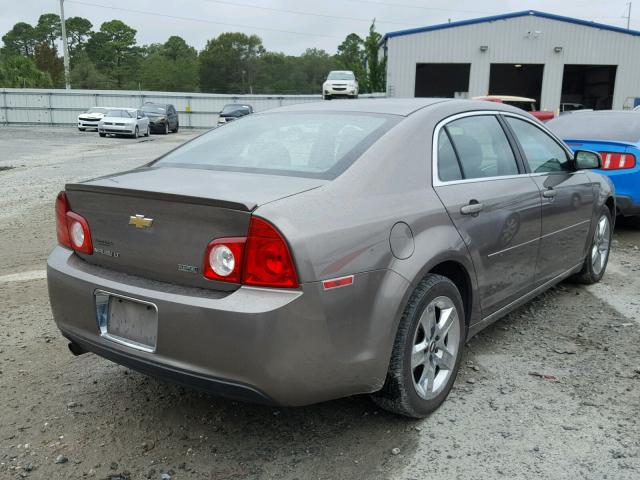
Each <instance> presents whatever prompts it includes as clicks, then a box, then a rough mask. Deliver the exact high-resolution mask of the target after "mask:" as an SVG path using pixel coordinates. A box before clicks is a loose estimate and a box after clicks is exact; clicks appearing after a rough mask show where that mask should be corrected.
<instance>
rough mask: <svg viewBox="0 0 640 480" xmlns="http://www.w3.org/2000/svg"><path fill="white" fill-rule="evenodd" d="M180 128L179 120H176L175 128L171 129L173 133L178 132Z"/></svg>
mask: <svg viewBox="0 0 640 480" xmlns="http://www.w3.org/2000/svg"><path fill="white" fill-rule="evenodd" d="M179 128H180V124H179V123H178V122H176V128H174V129H173V130H171V131H172V132H173V133H178V129H179Z"/></svg>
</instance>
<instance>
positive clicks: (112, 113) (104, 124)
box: [98, 108, 149, 138]
mask: <svg viewBox="0 0 640 480" xmlns="http://www.w3.org/2000/svg"><path fill="white" fill-rule="evenodd" d="M98 134H99V135H100V136H101V137H104V136H106V135H108V134H114V135H128V136H131V137H133V138H138V137H139V136H140V135H144V136H145V137H148V136H149V117H147V116H146V115H145V114H144V112H143V111H142V110H136V109H135V108H114V109H112V110H109V111H108V112H107V114H106V115H105V116H104V117H103V118H102V119H101V120H100V122H99V123H98Z"/></svg>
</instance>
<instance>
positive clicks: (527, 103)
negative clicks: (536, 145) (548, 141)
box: [473, 95, 555, 122]
mask: <svg viewBox="0 0 640 480" xmlns="http://www.w3.org/2000/svg"><path fill="white" fill-rule="evenodd" d="M473 99H474V100H486V101H488V102H496V103H505V104H507V105H512V106H514V107H518V108H520V109H522V110H524V111H525V112H529V113H530V114H531V115H533V116H534V117H536V118H537V119H538V120H540V121H541V122H546V121H549V120H551V119H552V118H553V117H555V115H554V114H553V112H549V111H546V110H538V109H537V108H536V100H535V98H527V97H516V96H513V95H485V96H482V97H473Z"/></svg>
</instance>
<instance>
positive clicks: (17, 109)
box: [0, 88, 385, 128]
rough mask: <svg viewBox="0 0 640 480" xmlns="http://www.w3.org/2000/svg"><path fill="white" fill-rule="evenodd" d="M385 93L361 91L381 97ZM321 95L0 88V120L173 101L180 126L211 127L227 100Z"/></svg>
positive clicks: (54, 120)
mask: <svg viewBox="0 0 640 480" xmlns="http://www.w3.org/2000/svg"><path fill="white" fill-rule="evenodd" d="M384 96H385V95H384V94H370V95H361V98H364V97H368V98H380V97H384ZM321 100H322V96H321V95H319V94H318V95H219V94H208V93H176V92H138V91H124V90H55V89H27V88H25V89H22V88H4V89H0V124H31V123H36V124H44V125H65V124H76V122H77V116H78V115H79V114H80V113H82V112H84V111H85V110H87V109H88V108H90V107H130V108H136V107H139V106H140V105H142V104H143V103H144V102H158V103H171V104H173V105H174V106H175V107H176V110H178V113H179V114H180V126H181V127H195V128H209V127H211V126H214V125H216V123H217V121H218V114H219V112H220V110H222V107H223V106H224V105H226V104H228V103H247V104H249V105H252V106H253V108H254V110H255V111H256V112H259V111H262V110H268V109H270V108H275V107H279V106H282V105H293V104H296V103H307V102H318V101H321Z"/></svg>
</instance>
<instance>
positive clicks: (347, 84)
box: [322, 70, 358, 100]
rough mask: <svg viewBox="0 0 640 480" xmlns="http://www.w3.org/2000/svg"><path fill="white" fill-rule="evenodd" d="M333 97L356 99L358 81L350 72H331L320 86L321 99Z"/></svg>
mask: <svg viewBox="0 0 640 480" xmlns="http://www.w3.org/2000/svg"><path fill="white" fill-rule="evenodd" d="M333 97H348V98H358V81H357V80H356V76H355V75H354V74H353V72H352V71H350V70H333V71H331V72H329V75H328V76H327V80H326V81H325V82H324V84H323V85H322V98H324V99H325V100H331V98H333Z"/></svg>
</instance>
